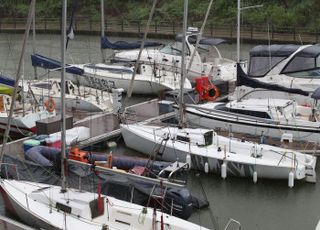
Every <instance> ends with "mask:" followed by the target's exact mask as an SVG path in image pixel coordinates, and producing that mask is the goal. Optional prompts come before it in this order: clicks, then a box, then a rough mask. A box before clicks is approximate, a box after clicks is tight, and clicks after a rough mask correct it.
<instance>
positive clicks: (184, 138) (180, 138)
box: [177, 135, 190, 142]
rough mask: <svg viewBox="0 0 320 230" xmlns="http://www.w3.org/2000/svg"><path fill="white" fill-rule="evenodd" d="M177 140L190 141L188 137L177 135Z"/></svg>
mask: <svg viewBox="0 0 320 230" xmlns="http://www.w3.org/2000/svg"><path fill="white" fill-rule="evenodd" d="M177 141H183V142H190V137H184V136H180V135H177Z"/></svg>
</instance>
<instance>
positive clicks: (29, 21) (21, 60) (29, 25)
mask: <svg viewBox="0 0 320 230" xmlns="http://www.w3.org/2000/svg"><path fill="white" fill-rule="evenodd" d="M35 2H36V1H35V0H32V1H31V3H30V7H29V13H28V20H27V25H26V30H25V32H24V36H23V43H22V49H21V55H20V59H19V65H18V70H17V74H16V82H15V85H14V89H13V93H12V97H11V105H10V112H9V116H8V123H7V126H6V130H5V132H4V135H3V143H2V148H1V153H0V162H1V163H2V160H3V154H4V149H5V147H6V144H7V142H8V137H9V132H10V126H11V120H12V116H13V108H14V105H15V99H16V97H17V93H18V84H19V81H20V77H21V74H20V72H21V67H22V62H23V58H24V53H25V50H26V44H27V40H28V37H29V31H30V27H31V22H32V15H33V11H34V8H35V7H34V6H35Z"/></svg>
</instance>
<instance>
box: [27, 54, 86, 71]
mask: <svg viewBox="0 0 320 230" xmlns="http://www.w3.org/2000/svg"><path fill="white" fill-rule="evenodd" d="M31 62H32V66H37V67H41V68H44V69H49V70H61V62H60V61H57V60H54V59H52V58H48V57H45V56H42V55H40V54H33V55H31ZM66 72H67V73H71V74H77V75H82V74H83V73H84V70H83V69H80V68H77V67H74V66H71V65H66Z"/></svg>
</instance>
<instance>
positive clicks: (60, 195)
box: [0, 0, 206, 230]
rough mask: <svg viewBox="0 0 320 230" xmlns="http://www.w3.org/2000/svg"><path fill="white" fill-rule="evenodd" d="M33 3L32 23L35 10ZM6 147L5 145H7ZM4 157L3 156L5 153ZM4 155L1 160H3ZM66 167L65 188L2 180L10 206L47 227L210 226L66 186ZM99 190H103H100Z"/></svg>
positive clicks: (31, 221) (24, 217) (27, 219)
mask: <svg viewBox="0 0 320 230" xmlns="http://www.w3.org/2000/svg"><path fill="white" fill-rule="evenodd" d="M34 4H35V0H33V1H32V2H31V6H30V12H31V13H29V18H28V25H30V23H31V15H32V11H33V10H34ZM66 6H67V4H66V1H63V11H62V38H63V39H62V42H61V47H62V48H61V49H62V71H61V78H62V79H61V81H62V91H61V92H62V93H61V100H62V105H64V103H63V102H64V94H65V92H64V91H65V87H64V85H65V48H64V45H65V40H66V32H65V31H66V30H65V28H66ZM65 134H66V130H65V106H62V132H61V137H62V142H61V152H62V157H61V164H62V165H63V166H65V165H66V163H67V162H66V158H65V151H66V142H65ZM3 148H4V147H3ZM2 156H3V155H2ZM2 156H1V160H2ZM66 184H67V183H66V175H65V168H64V167H61V187H60V186H51V185H48V184H41V183H33V182H29V181H18V180H10V179H1V181H0V188H1V192H2V195H3V197H4V200H5V205H6V207H7V208H8V209H9V210H11V211H14V213H16V214H17V215H18V216H19V217H20V218H21V219H22V220H23V221H25V222H27V223H28V224H30V225H31V226H35V227H38V228H43V229H88V230H89V229H92V230H93V229H96V230H105V229H136V230H138V229H160V228H162V229H164V228H165V227H166V228H168V229H178V230H180V229H181V230H182V229H195V230H196V229H206V228H203V227H201V226H199V225H196V224H193V223H190V222H188V221H184V220H182V219H179V218H176V217H173V216H170V215H165V214H163V213H161V212H159V211H157V210H155V209H154V210H153V209H150V208H145V207H142V206H139V205H135V204H131V203H128V202H125V201H120V200H117V199H114V198H112V197H108V196H104V195H101V193H100V191H98V194H95V193H91V192H83V191H80V190H77V189H69V188H67V185H66ZM98 190H99V189H98Z"/></svg>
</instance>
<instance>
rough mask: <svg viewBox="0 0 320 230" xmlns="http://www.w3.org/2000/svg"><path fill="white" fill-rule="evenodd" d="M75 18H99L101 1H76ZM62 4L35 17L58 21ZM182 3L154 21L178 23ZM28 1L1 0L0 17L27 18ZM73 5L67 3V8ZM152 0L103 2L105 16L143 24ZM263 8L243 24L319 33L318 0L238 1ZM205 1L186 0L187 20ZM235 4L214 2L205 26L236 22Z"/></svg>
mask: <svg viewBox="0 0 320 230" xmlns="http://www.w3.org/2000/svg"><path fill="white" fill-rule="evenodd" d="M78 1H79V6H78V11H77V16H83V17H90V18H92V19H99V18H100V0H78ZM61 2H62V1H61V0H37V5H36V15H37V17H59V16H60V14H61ZM183 2H184V0H170V1H159V2H158V5H157V8H156V12H155V15H154V19H155V20H158V21H159V20H162V21H171V22H181V21H182V16H183ZM28 3H29V1H26V0H0V17H26V15H27V12H28V7H29V5H28ZM72 3H73V1H71V0H69V1H68V8H69V10H70V8H71V7H72ZM152 3H153V0H105V15H106V17H107V18H108V19H125V20H146V19H147V18H148V16H149V12H150V9H151V7H152ZM257 4H263V5H264V6H263V7H262V8H259V9H250V10H245V11H242V17H241V20H242V24H251V25H261V26H266V25H267V24H269V25H272V26H275V27H287V26H295V27H311V28H313V29H320V19H319V16H318V12H320V4H319V0H303V1H301V0H241V6H242V7H244V6H250V5H257ZM208 5H209V1H208V0H189V12H188V18H189V21H191V22H201V21H202V20H203V18H204V16H205V13H206V10H207V8H208ZM236 14H237V0H215V1H214V2H213V5H212V9H211V11H210V15H209V18H208V23H215V24H219V23H234V24H235V22H236Z"/></svg>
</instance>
